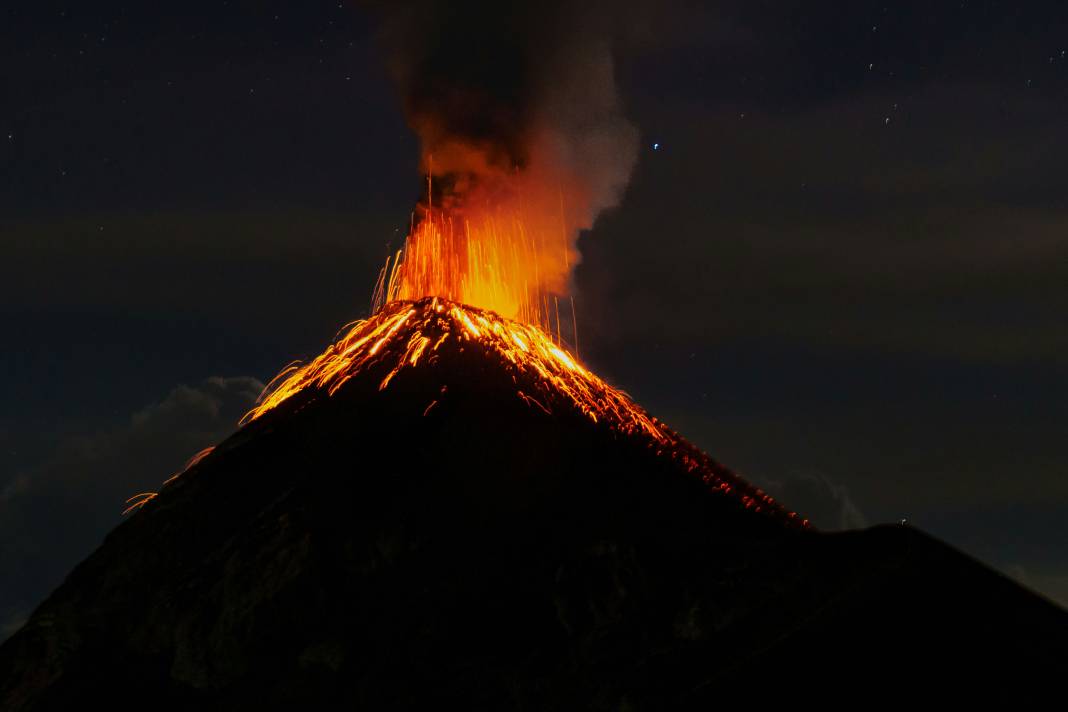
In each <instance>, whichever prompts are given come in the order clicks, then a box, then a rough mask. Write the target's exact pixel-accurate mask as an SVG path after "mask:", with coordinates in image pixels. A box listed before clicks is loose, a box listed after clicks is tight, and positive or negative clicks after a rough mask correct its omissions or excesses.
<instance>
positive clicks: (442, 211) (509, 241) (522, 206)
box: [374, 176, 579, 333]
mask: <svg viewBox="0 0 1068 712" xmlns="http://www.w3.org/2000/svg"><path fill="white" fill-rule="evenodd" d="M432 192H433V191H432V185H431V182H430V179H428V193H432ZM419 217H420V219H419V221H418V222H413V225H412V229H411V230H410V232H409V235H408V237H407V239H406V240H405V244H404V247H403V249H401V250H399V251H398V252H397V253H396V254H395V255H394V256H392V257H391V258H390V259H389V260H387V262H386V266H385V268H384V269H383V270H382V274H381V276H380V277H379V281H378V284H377V285H376V288H375V295H374V306H375V309H376V310H377V309H378V308H381V307H382V306H384V305H386V304H388V303H390V302H393V301H397V300H407V301H414V300H417V299H421V298H423V297H441V298H444V299H448V300H450V301H453V302H458V303H460V304H466V305H469V306H472V307H477V308H480V309H488V310H490V311H493V312H496V313H497V314H500V315H501V316H503V317H506V318H509V319H514V320H517V321H521V322H524V323H526V324H536V325H538V326H541V327H542V329H543V330H544V331H547V332H550V333H551V332H553V331H554V330H555V331H559V330H560V303H559V300H560V297H561V296H562V295H564V294H566V292H567V280H568V275H569V273H570V271H571V267H572V266H573V265H574V264H575V262H576V260H577V256H578V255H577V253H576V252H575V248H574V246H573V244H572V238H573V236H574V234H575V233H576V231H577V230H578V228H579V223H578V222H576V216H569V214H568V211H567V209H566V206H565V202H564V199H563V195H562V193H560V192H555V193H552V192H551V191H546V190H542V189H538V188H536V184H534V183H531V182H529V181H525V180H522V179H521V178H520V177H518V176H516V177H514V178H502V177H497V178H496V179H495V180H494V181H493V182H492V189H491V188H489V187H486V186H474V187H471V186H468V187H466V188H465V192H464V194H463V196H462V200H461V198H459V197H457V196H456V195H453V194H450V195H449V196H448V198H447V199H446V200H445V205H444V206H439V205H434V204H432V203H430V202H429V201H428V202H427V203H426V204H423V205H420V206H419ZM564 313H565V315H568V314H571V315H572V316H573V314H574V309H573V308H568V307H567V305H566V304H565V312H564ZM572 324H573V320H572ZM554 327H555V328H554Z"/></svg>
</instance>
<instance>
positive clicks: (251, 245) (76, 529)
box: [0, 0, 1068, 637]
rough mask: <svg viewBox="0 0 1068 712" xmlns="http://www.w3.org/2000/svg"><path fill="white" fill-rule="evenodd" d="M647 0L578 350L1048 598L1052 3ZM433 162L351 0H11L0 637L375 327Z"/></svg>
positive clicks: (1059, 272)
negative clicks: (425, 158) (347, 340)
mask: <svg viewBox="0 0 1068 712" xmlns="http://www.w3.org/2000/svg"><path fill="white" fill-rule="evenodd" d="M635 5H636V6H635V7H634V8H628V7H623V6H620V7H618V8H617V11H616V12H614V13H612V15H611V18H610V21H611V22H612V24H613V27H612V28H611V31H610V33H609V34H611V35H612V36H614V37H615V38H616V45H615V54H616V60H617V66H616V71H617V78H618V82H619V85H620V89H621V92H622V95H623V100H624V104H625V110H626V114H627V115H628V117H629V118H630V119H631V120H632V121H633V122H634V123H635V124H636V125H637V126H638V127H639V129H640V131H641V134H642V150H641V153H640V158H639V162H638V165H637V168H636V170H635V172H634V175H633V178H632V180H631V182H630V186H629V189H628V191H627V193H626V196H625V198H624V201H623V204H622V206H621V207H620V208H618V209H617V210H615V211H613V212H610V213H606V214H604V215H603V216H602V217H601V219H600V220H599V221H598V223H597V224H596V225H595V227H594V229H593V230H592V231H589V232H587V233H584V234H583V235H582V236H581V238H580V240H579V247H580V250H581V252H582V254H583V262H582V264H581V265H580V266H579V268H578V269H577V271H576V273H575V275H574V279H573V288H574V293H575V294H576V306H577V312H578V323H579V337H580V346H581V355H582V358H583V359H584V360H585V361H586V362H587V364H588V365H590V366H591V367H592V368H593V369H594V370H595V371H596V372H598V373H599V374H600V375H602V376H604V377H605V378H607V379H608V380H609V381H611V382H612V383H614V384H616V385H618V386H620V387H622V388H624V389H625V390H626V391H627V392H629V393H630V394H631V395H632V396H634V397H635V399H636V400H637V401H638V402H639V403H641V404H642V405H644V406H645V407H647V408H648V409H649V410H650V411H652V412H653V413H654V414H656V415H658V416H659V417H661V418H663V419H664V420H666V421H667V422H668V423H669V424H671V425H672V426H673V427H675V428H676V429H677V430H679V431H680V432H681V433H682V434H683V435H685V436H687V437H689V438H690V439H691V440H693V441H694V442H695V443H696V444H698V445H699V446H701V447H702V448H703V449H705V450H707V451H708V452H710V453H711V454H712V455H713V456H714V457H716V458H717V459H719V460H721V461H722V462H724V463H726V464H728V465H729V466H731V467H732V468H734V469H736V470H738V471H739V472H740V473H742V474H743V475H744V476H745V477H747V478H748V479H750V480H751V481H753V482H756V483H758V484H761V485H765V486H766V487H767V488H768V489H769V490H770V491H771V492H772V493H773V494H776V495H778V496H779V497H780V498H781V499H783V500H785V501H786V503H787V504H788V505H789V506H791V507H792V508H795V509H799V510H801V511H803V512H805V513H808V514H809V515H810V516H811V518H812V519H813V521H814V523H815V524H816V525H817V526H820V527H822V528H827V529H833V528H841V527H856V526H865V525H869V524H873V523H878V522H887V521H898V520H900V519H902V518H907V519H908V521H909V523H911V524H914V525H916V526H918V527H920V528H922V529H924V530H926V531H929V532H931V533H933V534H935V535H936V536H939V537H941V538H943V539H945V540H947V541H949V542H950V543H952V544H954V545H955V546H957V547H959V548H961V549H963V550H964V551H965V552H967V553H969V554H971V555H973V556H975V557H977V558H979V559H980V560H982V561H985V562H987V563H989V564H991V565H993V566H995V567H997V568H999V569H1000V570H1002V571H1004V572H1006V573H1007V574H1009V575H1011V576H1013V577H1014V578H1016V579H1018V580H1020V581H1022V582H1023V583H1025V584H1026V585H1028V586H1031V587H1033V588H1035V589H1037V590H1039V591H1041V592H1043V593H1045V594H1046V595H1048V596H1050V597H1051V598H1054V599H1055V600H1059V601H1060V602H1062V603H1068V557H1066V553H1068V449H1066V448H1065V447H1064V445H1065V443H1066V441H1068V328H1066V321H1068V320H1066V317H1065V314H1066V313H1068V201H1066V199H1065V196H1066V188H1065V185H1066V174H1065V166H1066V165H1068V137H1066V136H1068V135H1066V129H1068V56H1066V52H1068V6H1065V5H1064V4H1063V3H1057V2H1037V1H1036V2H1027V3H1018V2H972V1H964V2H938V3H932V2H896V3H887V2H879V3H874V2H866V1H863V0H857V1H855V2H850V3H843V2H830V1H827V2H800V1H799V0H798V1H796V2H786V1H783V2H767V1H760V0H748V1H745V2H742V1H740V0H739V1H736V2H721V3H693V2H683V1H682V0H673V1H671V2H656V3H642V4H635ZM650 6H653V7H650ZM606 21H608V20H606ZM654 144H658V146H659V148H658V149H656V150H654V148H653V146H654ZM418 160H419V151H418V145H417V141H416V139H415V137H414V136H413V135H412V133H411V132H410V130H409V129H408V127H407V125H406V123H405V120H404V118H403V116H402V114H401V108H400V102H399V100H398V97H397V92H396V90H395V88H394V87H393V85H392V84H391V82H390V77H389V74H388V72H387V68H386V64H385V60H384V58H383V56H382V53H381V52H380V51H379V47H378V46H377V45H376V22H375V20H374V18H372V17H370V16H369V15H368V13H367V12H366V11H365V10H364V9H363V8H361V7H360V6H359V4H350V3H339V2H337V1H336V0H335V1H334V2H314V1H310V0H308V1H304V2H299V3H298V2H289V3H282V2H245V1H242V2H210V3H209V2H197V1H193V2H184V3H177V4H163V5H160V4H157V3H147V4H146V3H140V4H132V3H119V2H104V1H96V2H81V3H51V2H40V1H38V2H18V1H10V0H9V2H6V3H4V7H3V10H0V246H2V252H0V314H2V318H3V322H4V329H3V336H2V339H3V341H2V348H0V374H2V375H3V378H2V383H3V385H2V390H0V453H2V454H3V457H2V459H0V637H3V636H5V635H7V634H8V633H9V632H11V630H12V629H13V628H14V627H15V626H17V625H18V623H19V622H20V621H21V620H23V619H24V618H25V616H26V615H27V614H28V612H29V611H30V610H31V609H32V607H33V606H34V605H36V603H37V602H39V601H40V600H41V599H42V598H43V597H44V596H45V595H47V593H48V592H49V591H50V590H51V589H52V588H54V587H55V586H56V585H57V584H58V583H59V582H60V581H61V580H62V577H63V576H64V575H65V574H66V573H67V572H68V571H69V570H70V568H71V567H72V566H73V565H74V564H75V563H76V562H77V561H79V560H80V559H82V558H83V557H84V556H86V555H87V554H88V553H89V552H90V551H91V550H92V549H93V548H95V547H96V546H97V545H98V544H99V542H100V541H101V539H102V537H103V535H104V534H105V533H106V532H107V530H108V529H109V528H110V527H112V526H113V525H114V524H115V523H117V522H118V521H119V519H120V517H119V513H120V512H121V510H122V508H123V500H124V499H125V498H126V497H128V496H130V495H131V494H134V493H136V492H141V491H145V490H155V489H158V487H159V484H160V483H161V482H162V481H163V480H164V479H166V478H167V477H168V476H170V474H172V473H173V472H175V471H176V470H178V469H180V468H181V466H182V464H183V462H184V461H185V460H186V459H187V458H188V457H189V456H191V455H192V454H193V453H195V452H196V451H197V450H199V449H200V448H202V447H204V446H206V445H210V444H213V443H214V442H217V441H218V440H220V439H221V438H222V437H225V436H226V435H227V434H228V433H230V432H232V431H233V430H234V428H235V425H236V421H237V419H238V418H239V417H240V415H241V414H242V413H243V412H244V411H245V410H246V409H247V408H248V406H249V405H250V404H251V402H252V400H253V399H254V398H255V396H256V395H257V394H258V393H259V390H260V388H261V387H262V383H263V382H265V381H266V380H268V379H269V378H270V377H271V376H273V375H274V373H276V372H277V371H278V370H279V368H280V367H282V366H283V365H285V364H286V363H288V362H289V361H290V360H292V359H293V358H297V357H302V356H305V357H306V356H310V355H314V354H316V353H317V352H318V351H319V350H321V348H322V347H323V346H324V345H325V344H326V343H327V342H328V341H329V340H330V338H331V337H332V336H333V335H334V333H335V331H336V330H337V328H338V327H340V326H341V325H342V324H344V323H346V322H348V321H350V320H352V319H354V318H358V317H362V316H366V315H367V310H368V303H369V301H370V294H371V289H372V287H373V283H374V280H375V277H376V275H377V272H378V269H379V267H380V266H381V264H382V262H383V260H384V258H385V256H386V254H388V253H389V251H390V250H391V249H396V248H397V247H399V246H400V243H401V242H402V240H403V237H404V234H405V230H406V226H407V225H408V221H409V215H410V211H411V210H412V206H413V202H414V200H415V199H416V198H417V197H418V194H419V188H420V183H419V176H418V170H417V166H418Z"/></svg>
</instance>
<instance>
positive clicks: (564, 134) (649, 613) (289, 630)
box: [0, 0, 1068, 712]
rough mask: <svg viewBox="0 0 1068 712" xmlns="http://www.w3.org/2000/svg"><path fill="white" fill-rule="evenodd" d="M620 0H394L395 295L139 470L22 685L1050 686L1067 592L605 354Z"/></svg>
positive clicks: (734, 701) (239, 701) (763, 692)
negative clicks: (623, 369)
mask: <svg viewBox="0 0 1068 712" xmlns="http://www.w3.org/2000/svg"><path fill="white" fill-rule="evenodd" d="M398 7H399V8H401V9H400V10H397V9H396V8H398ZM599 7H601V4H600V3H581V4H579V3H554V2H551V1H549V2H544V1H543V2H538V3H532V2H501V3H481V2H475V1H474V0H453V1H452V2H434V1H432V0H413V2H400V3H381V8H382V11H383V12H384V13H386V14H387V15H389V18H388V21H387V31H386V32H385V38H386V44H387V45H391V46H392V48H393V52H392V55H391V56H392V57H393V62H392V64H393V67H392V68H393V71H394V74H395V76H396V78H397V81H398V86H399V87H400V90H401V94H402V99H403V102H404V109H405V112H406V115H407V118H408V121H409V123H410V125H411V127H412V128H413V130H415V132H416V133H417V135H418V136H419V139H420V142H421V150H422V161H421V169H422V172H423V175H425V176H427V178H426V181H425V183H424V187H423V188H422V189H421V195H420V197H418V198H417V201H416V204H417V208H416V210H415V211H414V213H413V215H412V217H411V220H410V222H409V230H408V233H407V236H406V240H405V244H404V245H403V247H401V248H400V249H399V250H397V251H396V252H392V248H391V254H389V255H388V258H387V259H386V262H385V267H384V269H383V270H382V272H381V274H380V275H379V278H378V281H377V283H375V284H374V287H373V297H372V309H371V312H370V314H368V315H367V318H366V319H362V320H359V321H356V322H353V323H350V324H348V325H346V326H345V327H343V328H342V330H341V332H339V334H338V336H337V337H336V339H335V340H334V342H333V343H331V344H329V345H328V346H327V347H326V349H325V350H324V351H323V352H322V353H321V354H320V355H318V356H316V357H314V358H312V359H310V360H308V361H306V362H304V363H294V364H293V365H291V366H289V367H287V368H285V369H284V370H282V371H281V373H279V374H278V376H277V377H276V378H275V379H274V380H273V381H272V382H271V383H270V384H269V386H268V387H267V388H266V390H265V391H264V392H263V394H262V396H261V397H260V400H259V401H258V402H257V404H256V406H255V407H254V408H253V409H252V410H251V411H250V412H248V414H247V415H246V416H245V418H244V419H243V420H242V422H241V424H240V429H239V430H238V431H237V432H236V433H234V434H233V435H232V436H231V437H229V438H227V439H226V440H224V441H223V442H221V443H219V444H218V445H217V446H215V447H213V448H208V449H206V450H203V451H202V452H200V453H198V454H197V455H196V456H195V457H194V458H193V459H192V460H191V461H190V462H189V464H188V465H187V467H186V468H185V470H184V471H182V472H181V473H179V474H177V475H175V476H173V477H171V478H170V479H168V480H166V482H165V483H164V485H163V486H162V488H161V489H160V491H159V492H144V493H140V494H138V495H135V496H134V497H133V498H131V500H130V501H129V502H128V508H127V510H126V512H127V514H128V516H127V518H126V519H125V521H124V522H123V523H122V524H121V525H120V526H119V527H117V528H116V529H115V530H114V531H113V532H112V533H111V534H110V535H109V536H108V537H107V539H106V540H105V541H104V543H103V545H102V546H101V547H100V548H99V549H97V551H96V552H94V553H93V554H92V555H91V556H90V557H89V558H88V559H86V560H85V561H84V562H83V563H82V564H80V565H79V566H78V567H77V568H76V569H75V570H74V571H73V572H72V573H71V574H70V576H69V577H68V578H67V580H66V581H65V582H64V583H63V585H62V586H60V588H59V589H57V590H56V591H55V592H54V593H53V594H52V596H51V597H50V598H49V599H48V600H47V601H45V602H44V603H43V604H42V605H41V606H40V607H39V608H38V609H37V611H36V612H35V613H34V614H33V616H32V617H31V618H30V620H29V622H28V623H27V624H26V625H25V626H24V627H23V628H22V629H21V630H20V631H19V632H17V633H16V634H15V635H14V636H12V637H11V638H10V639H9V640H8V641H6V642H5V643H4V644H3V645H2V646H0V708H2V709H3V710H5V712H6V711H8V710H10V711H11V712H27V711H30V710H34V711H39V710H52V709H74V708H78V707H82V706H86V705H91V706H100V707H105V708H108V709H125V708H134V707H137V708H141V707H143V706H145V705H148V706H150V707H151V708H152V709H155V710H183V711H184V710H194V709H195V710H235V709H237V710H253V709H255V710H264V709H313V710H322V709H418V710H430V709H465V710H468V709H469V710H476V709H486V710H501V709H522V710H540V709H545V710H577V709H597V710H662V709H713V708H717V707H722V706H725V705H726V706H730V707H733V706H741V705H742V704H744V705H746V706H751V705H752V704H753V703H754V702H755V703H757V704H758V705H760V704H764V705H770V704H776V705H779V704H782V705H786V704H789V705H791V706H796V705H798V704H805V703H812V702H827V701H832V706H834V705H833V701H835V700H836V699H839V698H840V699H842V700H843V701H844V700H848V701H849V702H848V704H850V706H862V707H863V706H865V705H866V704H867V703H868V701H869V700H878V702H880V703H883V704H885V703H887V702H890V701H895V702H898V703H907V704H910V705H911V704H915V702H916V700H917V699H919V698H921V697H922V698H924V700H925V701H927V700H928V699H929V695H930V692H931V690H933V689H935V690H941V691H943V693H945V694H947V696H949V695H950V694H951V696H952V701H953V702H954V704H956V705H958V706H959V705H963V704H976V703H978V702H987V703H989V702H990V701H991V700H992V699H999V698H1000V699H1002V700H1009V699H1011V700H1012V701H1013V702H1014V703H1019V702H1020V700H1021V699H1026V698H1027V697H1028V696H1030V695H1034V696H1035V697H1036V698H1037V699H1042V700H1043V701H1044V702H1046V701H1048V699H1052V694H1051V690H1052V688H1055V687H1056V683H1057V682H1059V679H1060V677H1059V673H1060V672H1061V670H1060V669H1059V668H1060V664H1059V662H1058V661H1060V660H1063V659H1065V655H1066V652H1068V651H1066V645H1068V642H1066V641H1068V623H1066V620H1065V616H1064V615H1063V613H1062V612H1060V611H1059V610H1058V609H1057V608H1056V607H1055V606H1053V605H1052V604H1050V603H1048V602H1047V601H1044V600H1042V599H1040V598H1038V597H1037V596H1035V595H1033V594H1031V593H1029V592H1027V591H1025V590H1023V589H1021V588H1019V587H1018V586H1016V585H1015V584H1013V583H1011V582H1009V581H1008V580H1007V579H1005V578H1003V577H1001V576H999V575H998V574H996V573H994V572H993V571H991V570H989V569H987V568H986V567H984V566H982V565H981V564H978V563H976V562H974V561H972V560H970V559H968V558H967V557H965V556H963V555H961V554H959V553H958V552H956V551H954V550H952V549H950V548H949V547H947V546H945V545H943V544H941V543H939V542H937V541H934V540H933V539H931V538H929V537H927V536H926V535H924V534H922V533H920V532H917V531H915V530H913V529H911V528H908V527H904V526H883V527H876V528H873V529H870V530H865V531H856V532H844V533H840V534H825V533H821V532H818V531H815V530H814V529H813V528H812V527H810V526H808V522H807V520H805V519H803V518H802V516H800V515H798V514H797V513H795V512H792V511H790V510H789V509H786V508H784V507H783V506H782V505H780V504H779V503H778V502H776V501H775V500H774V499H773V498H772V497H771V496H769V495H768V494H767V493H765V492H763V491H761V490H760V489H758V488H756V487H754V486H752V485H751V484H749V483H747V482H746V481H745V480H743V479H742V478H741V477H739V476H738V475H736V474H734V473H733V472H731V471H730V470H728V469H727V468H726V467H724V466H723V465H721V464H719V463H718V462H716V461H715V460H713V459H712V458H711V457H709V456H708V455H706V454H705V453H703V452H702V451H701V450H699V449H698V448H697V447H695V446H694V445H692V444H690V443H688V442H687V441H686V440H685V439H683V438H682V437H680V436H679V435H677V434H676V433H675V432H674V431H672V430H671V429H670V428H669V427H668V426H667V425H665V424H664V423H663V422H661V421H660V420H658V419H657V418H655V417H654V416H652V415H650V414H649V413H648V412H646V411H645V410H644V409H643V408H642V407H640V406H639V405H638V404H636V403H635V402H634V401H633V400H631V398H630V397H629V396H628V395H627V394H626V393H624V392H623V391H621V390H619V389H618V388H615V387H613V386H612V385H609V384H608V383H606V382H605V381H604V380H602V379H601V378H599V377H598V376H597V375H595V374H594V373H593V372H592V371H591V370H590V369H589V368H587V367H586V366H585V365H584V364H583V362H582V360H581V359H580V357H579V353H578V348H577V343H578V333H579V332H578V329H577V327H576V323H575V322H576V319H575V312H576V309H575V305H574V302H573V301H572V298H571V296H570V294H571V291H570V289H569V287H570V285H569V280H570V274H571V270H572V268H573V266H574V265H575V263H576V261H577V260H578V258H579V254H578V251H577V250H576V247H575V245H576V236H577V234H578V233H579V232H580V231H581V230H584V229H589V228H591V227H592V226H593V224H594V221H595V219H596V217H597V215H598V214H599V213H600V212H601V211H603V210H605V209H607V208H609V207H611V206H613V205H614V204H615V203H616V202H617V201H618V200H619V198H620V196H621V193H622V190H623V188H624V186H625V184H626V181H627V178H628V176H629V174H630V171H631V168H632V166H633V164H634V161H635V155H636V145H637V144H636V141H637V132H636V130H635V129H634V127H633V126H631V124H630V123H629V122H627V121H626V120H625V119H623V118H622V116H621V112H620V103H619V101H618V98H617V96H616V91H615V84H614V81H613V76H612V75H613V71H612V62H611V55H610V53H609V51H608V47H609V45H608V43H607V38H606V37H605V31H604V30H603V28H604V27H606V26H608V24H609V23H607V22H601V21H599V18H598V17H597V16H596V15H597V12H596V11H595V10H594V8H599ZM395 12H396V13H398V14H396V15H394V14H393V13H395ZM413 181H414V178H413ZM655 237H656V236H655V235H651V236H650V239H653V238H655ZM394 247H396V246H394ZM383 257H386V256H385V255H384V256H383ZM368 281H370V279H369V280H368ZM625 316H626V315H621V318H624V317H625ZM777 446H778V445H777V443H774V442H768V443H767V447H769V448H773V447H777ZM161 479H162V477H161ZM1018 679H1020V680H1023V679H1026V681H1027V682H1026V684H1022V685H1018V684H1017V683H1016V680H1018ZM1043 681H1052V682H1047V684H1045V685H1042V684H1040V683H1042V682H1043ZM1045 688H1051V689H1045ZM855 701H856V702H855Z"/></svg>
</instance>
